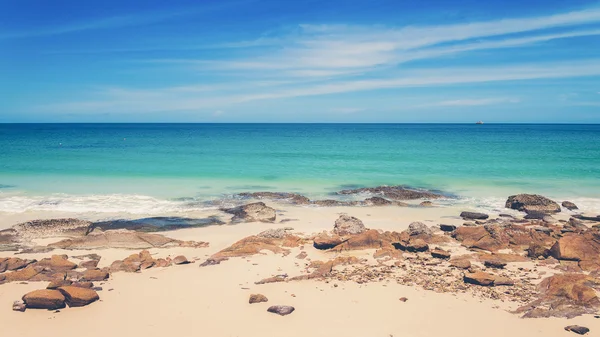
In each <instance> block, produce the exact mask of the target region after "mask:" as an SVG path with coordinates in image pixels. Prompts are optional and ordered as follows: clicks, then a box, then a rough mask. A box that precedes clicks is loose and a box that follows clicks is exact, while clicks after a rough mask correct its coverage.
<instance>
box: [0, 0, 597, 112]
mask: <svg viewBox="0 0 600 337" xmlns="http://www.w3.org/2000/svg"><path fill="white" fill-rule="evenodd" d="M0 76H1V78H2V80H1V81H0V122H473V121H476V120H484V121H486V122H575V123H577V122H583V123H600V2H598V1H581V0H570V1H556V0H545V1H541V0H519V1H512V0H510V1H500V0H492V1H480V0H478V1H474V0H457V1H442V0H436V1H427V0H421V1H418V0H414V1H413V0H404V1H399V0H390V1H384V0H370V1H354V0H344V1H342V0H336V1H314V0H308V1H281V0H267V1H258V0H236V1H229V0H220V1H213V0H210V1H206V0H204V1H164V0H161V1H155V0H144V1H122V0H120V1H114V0H105V1H81V0H70V1H61V0H55V1H47V0H38V1H31V0H19V1H10V0H0Z"/></svg>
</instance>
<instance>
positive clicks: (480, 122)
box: [475, 121, 483, 124]
mask: <svg viewBox="0 0 600 337" xmlns="http://www.w3.org/2000/svg"><path fill="white" fill-rule="evenodd" d="M475 124H483V122H482V121H479V122H477V123H475Z"/></svg>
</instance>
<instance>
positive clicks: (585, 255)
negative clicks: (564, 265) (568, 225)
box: [550, 230, 600, 271]
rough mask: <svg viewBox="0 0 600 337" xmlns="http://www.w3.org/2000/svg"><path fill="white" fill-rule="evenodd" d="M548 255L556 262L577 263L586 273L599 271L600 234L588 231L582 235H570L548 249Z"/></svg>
mask: <svg viewBox="0 0 600 337" xmlns="http://www.w3.org/2000/svg"><path fill="white" fill-rule="evenodd" d="M550 255H551V256H552V257H554V258H556V259H558V260H571V261H579V266H580V267H581V268H582V269H584V270H586V271H593V270H598V269H600V264H599V263H600V261H599V260H600V232H597V231H594V230H588V231H586V232H585V233H583V234H577V233H570V234H566V235H565V236H564V237H562V238H560V239H559V240H558V241H557V242H556V243H555V244H554V245H553V246H552V248H550Z"/></svg>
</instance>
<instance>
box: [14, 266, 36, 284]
mask: <svg viewBox="0 0 600 337" xmlns="http://www.w3.org/2000/svg"><path fill="white" fill-rule="evenodd" d="M43 270H44V268H43V267H40V266H27V267H26V268H23V269H21V270H17V271H13V272H12V273H6V274H5V276H6V281H7V282H20V281H29V279H31V278H33V277H35V276H36V275H38V274H39V273H41V272H42V271H43Z"/></svg>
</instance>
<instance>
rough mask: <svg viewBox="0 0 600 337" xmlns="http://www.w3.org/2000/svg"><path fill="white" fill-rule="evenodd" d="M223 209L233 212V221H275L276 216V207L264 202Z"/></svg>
mask: <svg viewBox="0 0 600 337" xmlns="http://www.w3.org/2000/svg"><path fill="white" fill-rule="evenodd" d="M223 211H224V212H226V213H229V214H233V218H231V221H233V222H255V221H259V222H274V221H275V218H276V214H275V209H273V208H271V207H269V206H267V205H266V204H265V203H264V202H255V203H252V204H247V205H242V206H238V207H234V208H227V209H223Z"/></svg>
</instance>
